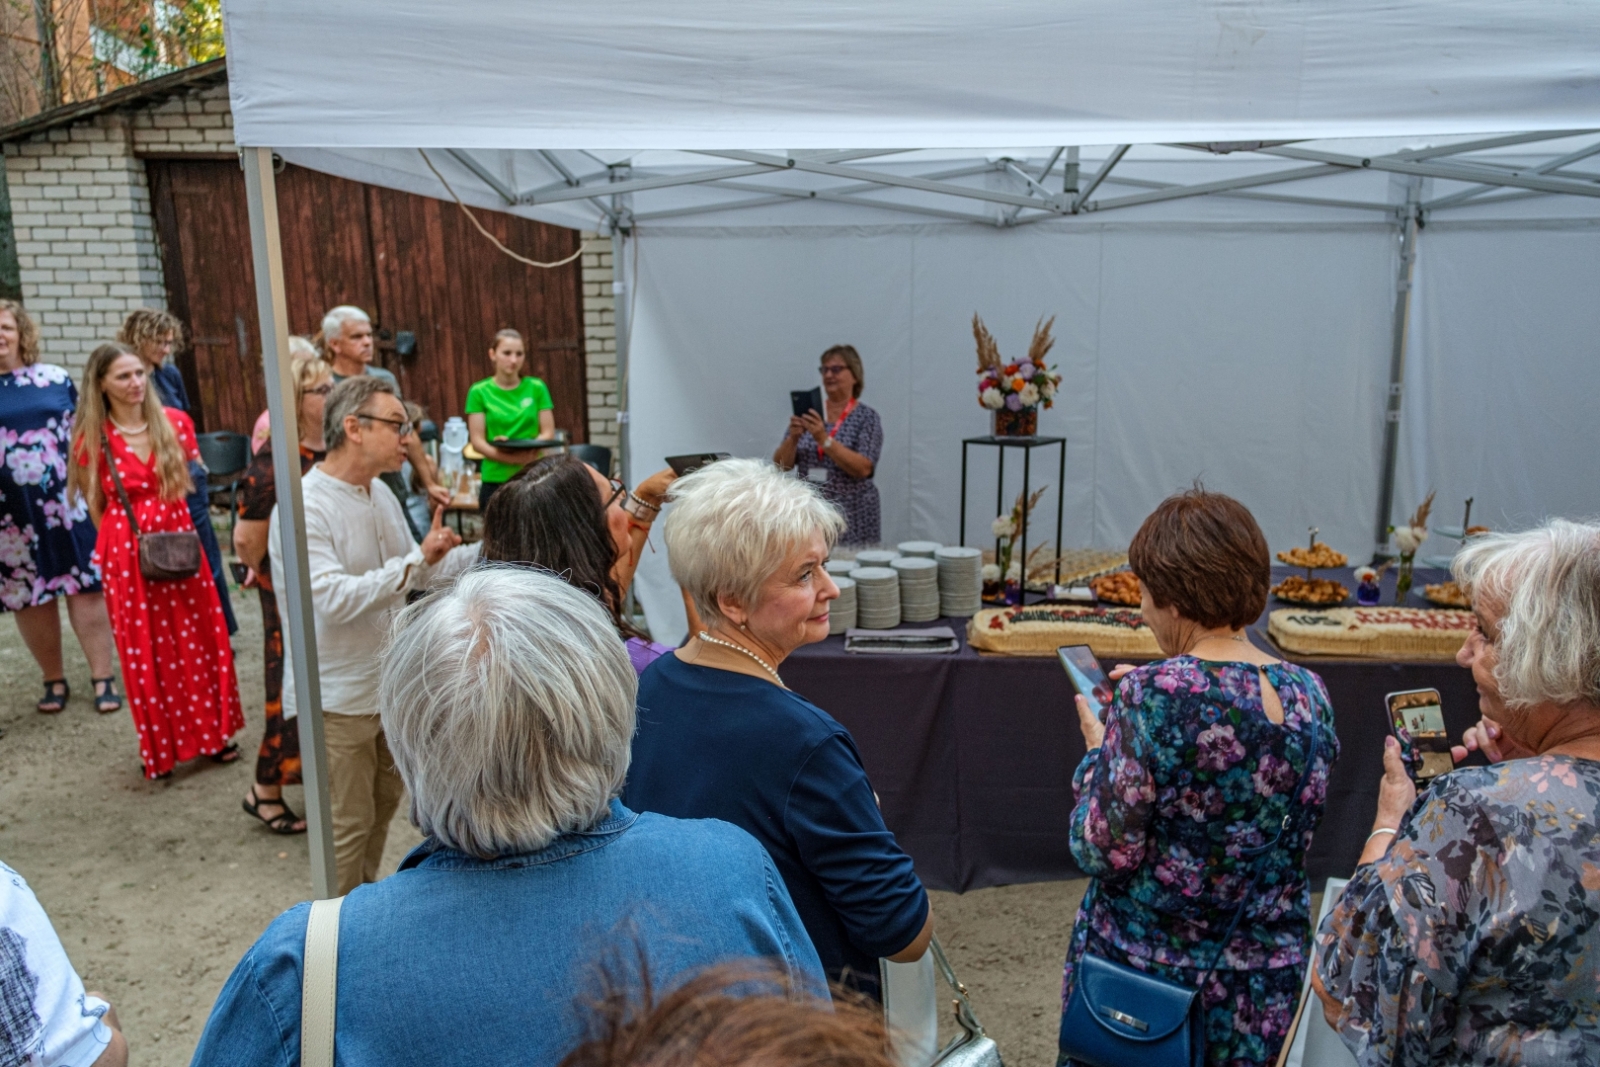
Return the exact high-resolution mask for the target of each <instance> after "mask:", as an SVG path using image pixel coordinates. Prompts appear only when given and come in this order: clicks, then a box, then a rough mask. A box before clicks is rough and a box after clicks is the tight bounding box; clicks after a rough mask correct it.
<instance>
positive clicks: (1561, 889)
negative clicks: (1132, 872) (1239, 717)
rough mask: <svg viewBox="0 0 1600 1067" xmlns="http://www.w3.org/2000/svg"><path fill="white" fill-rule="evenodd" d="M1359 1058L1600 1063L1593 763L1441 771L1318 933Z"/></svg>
mask: <svg viewBox="0 0 1600 1067" xmlns="http://www.w3.org/2000/svg"><path fill="white" fill-rule="evenodd" d="M1317 973H1318V974H1319V975H1320V976H1321V978H1322V982H1323V985H1324V986H1325V987H1326V988H1327V990H1328V992H1329V993H1330V994H1331V995H1332V996H1333V997H1334V998H1335V999H1336V1000H1339V1001H1342V1002H1343V1003H1344V1004H1345V1005H1346V1006H1347V1008H1348V1009H1349V1011H1348V1014H1347V1016H1346V1018H1345V1021H1344V1024H1343V1026H1342V1027H1341V1034H1340V1036H1342V1037H1343V1038H1344V1040H1345V1043H1346V1044H1348V1045H1349V1046H1350V1047H1351V1049H1352V1050H1353V1051H1354V1052H1355V1054H1356V1059H1357V1060H1359V1061H1360V1062H1361V1063H1363V1064H1386V1065H1387V1064H1400V1065H1407V1067H1409V1065H1414V1064H1416V1065H1420V1064H1436V1063H1437V1064H1444V1063H1450V1064H1457V1063H1465V1064H1517V1065H1520V1067H1543V1065H1548V1064H1561V1065H1564V1067H1568V1065H1570V1067H1576V1065H1578V1064H1591V1063H1600V762H1596V761H1594V760H1585V759H1578V758H1576V757H1573V756H1557V755H1549V756H1537V757H1534V758H1532V759H1520V760H1507V761H1506V762H1504V763H1499V764H1496V765H1494V766H1492V767H1466V768H1462V769H1461V770H1458V771H1454V772H1452V773H1450V774H1445V775H1441V776H1440V777H1439V778H1437V779H1436V780H1435V781H1434V783H1433V786H1432V788H1431V789H1429V790H1428V792H1427V793H1424V794H1423V795H1422V797H1421V798H1420V799H1419V802H1418V804H1417V806H1416V807H1414V808H1413V809H1412V810H1411V812H1410V813H1409V814H1407V816H1406V817H1405V819H1404V820H1403V821H1402V822H1401V823H1400V832H1399V833H1398V834H1396V835H1395V840H1394V844H1393V845H1391V846H1390V847H1389V852H1388V854H1387V855H1385V856H1384V857H1383V858H1382V859H1380V860H1377V861H1376V862H1373V863H1369V864H1367V865H1366V866H1364V867H1361V868H1358V869H1357V870H1356V873H1355V877H1353V878H1352V879H1351V880H1350V884H1349V885H1348V886H1346V887H1345V890H1344V894H1343V895H1342V896H1341V897H1340V898H1339V903H1338V905H1337V906H1336V907H1335V908H1334V910H1333V912H1332V913H1331V914H1329V916H1328V917H1327V918H1326V919H1324V920H1323V923H1322V927H1321V928H1320V929H1319V930H1318V931H1317Z"/></svg>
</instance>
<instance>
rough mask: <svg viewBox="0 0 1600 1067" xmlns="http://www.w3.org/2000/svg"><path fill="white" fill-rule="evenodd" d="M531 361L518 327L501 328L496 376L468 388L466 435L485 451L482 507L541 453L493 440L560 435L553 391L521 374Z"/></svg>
mask: <svg viewBox="0 0 1600 1067" xmlns="http://www.w3.org/2000/svg"><path fill="white" fill-rule="evenodd" d="M526 360H527V351H526V349H525V348H524V347H523V344H522V335H521V334H520V333H518V332H517V331H516V330H501V331H500V332H499V333H497V334H495V335H494V344H493V345H492V346H491V347H490V349H489V361H490V362H491V363H493V364H494V377H492V378H485V379H484V380H483V381H481V382H478V383H476V384H475V385H473V387H472V388H471V389H469V390H467V436H468V440H470V441H471V442H472V447H473V448H475V449H477V450H478V452H479V454H481V455H482V456H483V466H482V469H481V470H480V472H479V473H480V474H481V475H482V478H483V486H482V488H480V489H479V490H478V508H479V510H482V509H483V508H486V507H488V506H489V498H490V497H492V496H494V494H495V490H497V489H499V488H500V487H501V486H502V485H504V484H506V482H508V481H510V480H511V478H512V476H513V475H515V474H516V473H517V472H518V471H519V470H521V469H522V468H523V467H525V466H527V465H528V464H529V463H532V462H533V461H534V460H536V459H538V458H539V453H538V452H537V451H535V450H533V449H528V448H522V449H505V448H497V447H496V446H495V445H494V444H493V442H495V441H530V440H535V439H541V438H542V439H548V438H551V437H554V436H555V434H556V413H555V403H554V402H553V401H551V399H550V390H549V388H548V387H546V386H545V384H544V382H542V381H540V380H539V379H538V378H533V377H527V378H524V377H523V376H522V365H523V363H524V362H525V361H526Z"/></svg>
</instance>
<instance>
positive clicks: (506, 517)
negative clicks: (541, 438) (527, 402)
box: [479, 455, 642, 637]
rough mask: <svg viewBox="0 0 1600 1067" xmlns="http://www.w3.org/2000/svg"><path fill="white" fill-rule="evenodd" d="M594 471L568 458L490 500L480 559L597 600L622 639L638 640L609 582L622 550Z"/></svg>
mask: <svg viewBox="0 0 1600 1067" xmlns="http://www.w3.org/2000/svg"><path fill="white" fill-rule="evenodd" d="M589 471H590V468H589V466H588V464H586V463H584V462H583V461H582V460H580V459H578V458H576V457H575V456H570V455H561V456H546V457H545V458H544V459H541V460H540V461H539V462H537V463H533V464H530V465H529V466H527V467H524V468H523V469H522V471H521V473H519V474H517V475H516V477H514V478H512V479H511V480H510V481H508V482H506V483H505V484H504V485H502V486H501V487H500V488H499V489H498V490H497V491H496V492H495V494H494V496H492V497H490V498H489V507H488V509H487V510H486V511H484V513H483V547H482V548H481V549H480V550H479V551H480V553H481V554H480V557H479V558H481V559H483V560H486V561H493V562H498V563H520V564H524V565H527V566H533V567H541V568H543V569H545V570H547V571H551V572H552V573H554V574H556V575H558V576H559V577H561V578H563V579H564V580H566V581H567V582H568V583H569V584H571V585H575V586H577V587H578V588H579V589H582V590H584V591H585V592H587V593H590V594H591V595H593V596H594V597H596V598H597V599H598V600H599V601H600V603H601V604H603V605H604V606H605V609H606V610H607V611H609V612H610V613H611V619H612V621H613V622H615V623H616V625H617V632H618V633H620V634H622V636H623V637H640V636H642V635H641V634H640V633H639V631H638V630H636V629H635V628H634V627H633V626H632V625H631V624H630V623H629V622H628V620H627V619H625V618H623V615H622V589H621V587H620V586H618V585H617V580H616V579H615V578H613V577H612V576H611V567H612V565H613V564H615V563H616V562H617V543H616V542H615V541H613V540H612V539H611V530H610V529H609V528H608V527H607V526H606V516H605V503H606V502H605V501H604V500H602V499H600V491H599V489H598V488H596V486H595V484H594V476H593V475H592V474H590V472H589Z"/></svg>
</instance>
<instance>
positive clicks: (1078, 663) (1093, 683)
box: [1056, 645, 1112, 722]
mask: <svg viewBox="0 0 1600 1067" xmlns="http://www.w3.org/2000/svg"><path fill="white" fill-rule="evenodd" d="M1056 655H1058V656H1060V657H1061V666H1062V667H1064V668H1066V671H1067V677H1068V678H1070V679H1071V680H1072V687H1073V688H1074V689H1076V690H1077V691H1078V692H1079V693H1080V694H1082V696H1083V698H1084V699H1085V700H1087V701H1088V702H1089V710H1090V711H1092V712H1094V717H1095V718H1097V719H1099V720H1100V721H1101V722H1105V721H1106V708H1108V707H1110V706H1111V696H1112V691H1111V679H1110V678H1107V677H1106V672H1105V671H1103V670H1101V669H1100V661H1099V660H1097V659H1095V656H1094V653H1093V652H1091V651H1090V650H1089V646H1088V645H1062V646H1061V647H1060V648H1058V649H1056Z"/></svg>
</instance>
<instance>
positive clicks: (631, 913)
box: [194, 567, 823, 1067]
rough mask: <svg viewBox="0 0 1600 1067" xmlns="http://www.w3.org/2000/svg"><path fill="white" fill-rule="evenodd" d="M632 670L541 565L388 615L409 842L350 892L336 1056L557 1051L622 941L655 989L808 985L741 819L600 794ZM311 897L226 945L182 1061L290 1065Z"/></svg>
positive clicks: (602, 625) (797, 929) (389, 673)
mask: <svg viewBox="0 0 1600 1067" xmlns="http://www.w3.org/2000/svg"><path fill="white" fill-rule="evenodd" d="M634 677H635V676H634V671H633V667H632V665H631V664H630V663H629V661H628V654H627V652H626V651H625V650H624V649H623V646H622V642H620V641H618V640H617V632H616V629H615V628H614V627H613V625H612V622H611V619H610V618H609V617H608V616H607V614H606V612H605V610H604V609H603V608H602V607H601V606H600V604H599V603H598V602H597V601H596V600H595V599H594V598H593V597H591V596H589V595H587V594H585V593H584V592H582V591H581V590H578V589H575V588H573V587H572V586H570V585H568V584H567V583H566V582H564V581H562V580H561V579H560V578H557V577H555V576H554V575H551V574H547V573H544V572H541V571H535V570H532V569H528V568H520V567H484V568H479V569H477V570H473V571H470V572H468V573H467V574H466V575H464V576H463V577H461V578H460V579H459V580H458V581H457V582H456V583H455V585H454V586H453V587H450V588H448V589H444V590H441V591H438V592H435V593H433V594H432V595H430V596H428V597H426V598H425V599H423V600H422V601H420V602H418V603H417V604H414V605H412V606H410V607H408V608H407V609H405V610H404V611H403V612H402V613H401V614H400V615H399V617H398V618H397V620H396V622H395V626H394V630H393V634H392V637H391V642H390V646H389V648H388V650H387V652H386V654H385V656H384V662H383V673H382V678H381V681H380V688H379V692H380V703H381V705H382V708H383V729H384V733H385V735H386V736H387V738H388V741H389V747H390V750H391V751H392V752H393V754H394V760H395V765H396V767H397V768H398V769H399V772H400V776H401V778H402V779H404V781H405V785H406V789H407V791H408V792H409V793H410V796H411V813H410V814H411V821H412V822H413V823H414V824H415V825H416V826H417V828H418V829H420V830H421V831H422V832H423V833H424V834H425V835H426V838H427V839H426V840H425V841H424V842H423V844H422V845H420V846H419V847H418V848H417V849H416V850H414V851H413V852H412V853H411V855H409V856H407V857H406V859H405V861H404V862H403V863H402V864H401V865H400V870H399V871H398V872H397V873H396V874H394V875H393V876H391V877H389V878H387V879H385V880H383V881H381V882H375V883H371V884H368V885H362V886H359V887H358V888H356V889H355V890H353V891H351V893H350V894H349V896H347V897H346V898H345V901H344V905H343V908H342V910H341V912H340V916H339V974H338V980H339V987H340V995H339V997H338V1015H337V1033H336V1035H335V1041H336V1045H337V1048H338V1052H339V1062H340V1064H341V1065H343V1067H367V1065H374V1067H376V1065H379V1064H392V1063H452V1062H460V1063H529V1064H536V1063H555V1062H557V1061H559V1060H560V1059H561V1057H562V1056H563V1055H564V1054H565V1053H566V1051H567V1050H568V1049H569V1048H570V1047H572V1046H573V1045H575V1044H576V1043H577V1042H578V1041H579V1040H580V1039H581V1038H582V1036H583V1032H584V1031H583V1019H582V1017H581V1015H580V1014H579V1013H578V1012H577V1011H575V1010H574V1008H573V1005H572V1003H571V1001H572V997H573V995H574V994H577V993H580V992H581V991H582V990H583V989H584V988H586V987H587V986H590V985H592V984H593V983H595V982H598V981H599V980H601V978H602V976H601V975H599V974H597V973H595V970H594V969H595V968H596V967H598V966H602V965H605V964H607V963H610V964H613V965H615V964H617V963H626V962H627V961H629V960H635V959H636V960H638V964H639V967H640V968H641V970H642V972H643V973H640V974H635V975H634V976H633V977H634V979H635V980H643V979H644V978H645V977H646V976H647V977H648V981H649V984H650V986H651V987H653V988H654V989H656V990H662V989H668V988H671V987H673V986H675V985H676V984H677V983H678V981H679V980H681V979H682V978H687V977H688V976H689V975H690V973H691V972H695V971H698V970H700V969H702V968H704V967H707V966H710V965H712V964H716V963H719V962H724V961H728V960H736V959H741V958H749V957H767V958H769V959H771V960H772V962H773V964H774V965H775V966H777V967H780V968H781V969H782V970H783V971H784V972H785V974H786V975H787V976H788V978H789V979H790V980H792V981H794V982H796V983H797V984H798V985H799V986H800V987H802V988H808V989H813V990H817V991H819V992H820V991H821V989H822V980H823V979H822V970H821V967H820V965H819V963H818V960H817V956H816V953H815V952H814V951H813V950H812V948H811V943H810V941H809V940H808V939H807V938H806V935H805V930H804V927H803V926H802V925H801V923H800V919H799V916H798V915H796V913H795V909H794V905H793V904H792V903H791V902H790V899H789V895H788V893H786V892H785V891H784V887H783V884H782V882H781V881H780V880H779V879H778V878H777V877H776V871H775V870H774V868H773V864H772V861H771V860H770V859H769V858H768V857H767V855H766V853H765V852H764V851H762V849H761V848H760V846H759V845H758V844H757V843H756V842H755V841H754V840H752V839H751V837H750V835H748V834H746V833H744V832H743V831H742V830H739V829H737V828H735V827H732V826H728V825H726V824H724V823H718V822H713V821H710V820H705V821H699V822H688V821H682V820H678V819H671V818H664V817H662V816H660V815H651V814H636V813H634V812H632V811H629V810H628V809H627V808H625V807H623V806H622V804H620V803H619V802H618V801H617V800H616V795H617V792H618V790H619V789H620V788H621V785H622V780H623V778H624V776H625V775H626V774H627V770H628V741H629V738H630V737H631V736H632V734H633V728H634V695H635V693H634V688H635V682H634ZM308 913H309V908H308V907H307V906H306V905H304V904H302V905H299V906H297V907H295V908H292V909H290V910H289V911H288V912H286V913H284V914H283V915H281V916H279V917H278V919H277V920H276V921H274V922H273V924H272V925H271V926H269V927H268V928H267V931H266V933H264V934H263V935H262V936H261V939H260V940H259V941H257V942H256V944H255V946H254V947H252V948H251V949H250V951H249V952H247V953H246V954H245V956H244V958H243V959H242V960H241V961H240V962H239V965H238V967H237V968H235V970H234V972H233V975H232V977H230V978H229V979H228V983H227V985H226V986H224V987H223V990H222V993H221V995H220V996H219V997H218V999H217V1002H216V1006H215V1007H214V1008H213V1009H212V1013H211V1019H210V1021H209V1022H208V1023H207V1024H206V1030H205V1033H204V1034H203V1035H202V1037H201V1039H200V1046H199V1048H198V1049H197V1050H196V1052H195V1057H194V1063H195V1064H197V1065H205V1064H219V1063H229V1064H232V1063H238V1064H247V1063H296V1062H299V1053H300V1031H299V1019H300V996H301V984H300V974H301V963H302V956H303V950H304V946H305V933H306V918H307V915H308ZM608 977H609V978H610V979H611V980H613V981H614V980H615V979H616V977H617V975H616V973H615V968H614V966H613V973H612V974H611V975H609V976H608Z"/></svg>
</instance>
